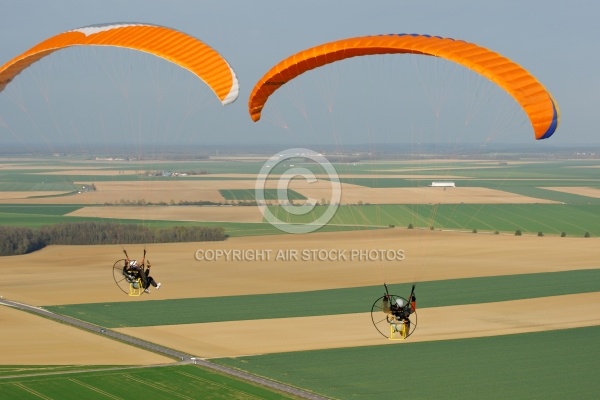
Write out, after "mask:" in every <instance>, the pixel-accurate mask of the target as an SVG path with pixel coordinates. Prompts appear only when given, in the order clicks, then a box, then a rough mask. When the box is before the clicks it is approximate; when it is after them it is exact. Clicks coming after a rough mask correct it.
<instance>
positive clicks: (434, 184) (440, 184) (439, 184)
mask: <svg viewBox="0 0 600 400" xmlns="http://www.w3.org/2000/svg"><path fill="white" fill-rule="evenodd" d="M431 187H445V188H446V187H456V185H455V184H454V182H431Z"/></svg>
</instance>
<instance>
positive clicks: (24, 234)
mask: <svg viewBox="0 0 600 400" xmlns="http://www.w3.org/2000/svg"><path fill="white" fill-rule="evenodd" d="M226 238H227V235H226V234H225V229H224V228H223V227H204V226H172V227H166V228H150V227H146V226H141V225H136V224H117V223H114V222H93V221H85V222H68V223H60V224H54V225H45V226H42V227H40V228H35V229H32V228H23V227H12V226H3V227H0V256H13V255H19V254H27V253H31V252H34V251H36V250H40V249H43V248H44V247H46V246H49V245H53V244H60V245H95V244H123V243H127V244H150V243H178V242H210V241H221V240H225V239H226Z"/></svg>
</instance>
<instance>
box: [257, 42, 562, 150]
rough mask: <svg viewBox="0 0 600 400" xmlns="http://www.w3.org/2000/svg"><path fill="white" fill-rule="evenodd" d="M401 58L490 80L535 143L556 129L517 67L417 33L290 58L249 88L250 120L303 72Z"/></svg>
mask: <svg viewBox="0 0 600 400" xmlns="http://www.w3.org/2000/svg"><path fill="white" fill-rule="evenodd" d="M403 53H408V54H422V55H428V56H435V57H440V58H443V59H446V60H449V61H453V62H456V63H457V64H460V65H462V66H464V67H466V68H469V69H471V70H473V71H475V72H477V73H479V74H481V75H483V76H485V77H486V78H488V79H490V80H491V81H493V82H494V83H496V84H497V85H498V86H500V87H501V88H502V89H504V90H505V91H506V92H507V93H509V94H510V95H511V96H512V97H513V98H514V99H515V100H516V101H517V102H518V103H519V104H520V106H521V107H522V108H523V110H524V111H525V113H526V114H527V116H528V117H529V120H530V121H531V124H532V126H533V130H534V133H535V138H536V139H545V138H548V137H550V136H551V135H552V134H553V133H554V131H555V130H556V128H557V127H558V123H559V111H558V107H557V105H556V103H555V102H554V99H553V98H552V96H551V95H550V93H549V92H548V91H547V90H546V89H545V88H544V86H542V84H541V83H540V82H538V80H537V79H536V78H535V77H534V76H533V75H531V74H530V73H529V72H527V71H526V70H525V69H524V68H523V67H521V66H519V65H518V64H516V63H514V62H513V61H511V60H509V59H508V58H506V57H503V56H501V55H500V54H498V53H495V52H493V51H490V50H488V49H486V48H483V47H480V46H477V45H475V44H473V43H467V42H464V41H462V40H455V39H451V38H442V37H438V36H429V35H418V34H391V35H381V36H363V37H357V38H350V39H342V40H337V41H334V42H330V43H325V44H322V45H319V46H315V47H312V48H310V49H307V50H303V51H301V52H299V53H296V54H294V55H292V56H290V57H288V58H286V59H284V60H283V61H281V62H279V63H278V64H277V65H275V66H274V67H273V68H271V70H270V71H268V72H267V73H266V74H265V75H264V76H263V77H262V78H261V79H260V80H259V81H258V83H257V84H256V85H255V86H254V89H253V90H252V93H251V94H250V98H249V101H248V108H249V112H250V116H251V117H252V120H253V121H258V120H259V119H260V116H261V112H262V109H263V107H264V106H265V103H266V102H267V100H268V99H269V96H271V94H273V92H275V91H276V90H277V89H278V88H279V87H280V86H282V85H284V84H286V83H287V82H288V81H290V80H292V79H294V78H295V77H297V76H298V75H301V74H302V73H304V72H306V71H309V70H311V69H315V68H318V67H321V66H323V65H326V64H330V63H333V62H336V61H340V60H344V59H346V58H350V57H358V56H367V55H376V54H403Z"/></svg>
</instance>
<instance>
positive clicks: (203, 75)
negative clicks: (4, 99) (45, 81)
mask: <svg viewBox="0 0 600 400" xmlns="http://www.w3.org/2000/svg"><path fill="white" fill-rule="evenodd" d="M71 46H115V47H124V48H128V49H132V50H138V51H143V52H146V53H150V54H153V55H155V56H157V57H161V58H164V59H166V60H168V61H170V62H172V63H174V64H176V65H178V66H181V67H182V68H185V69H187V70H189V71H190V72H192V73H193V74H195V75H196V76H198V78H200V79H201V80H202V81H204V82H205V83H206V84H207V85H208V86H209V87H210V88H211V89H212V90H213V92H214V93H215V94H216V95H217V97H218V98H219V100H221V103H223V105H225V104H229V103H231V102H233V101H235V99H236V98H237V96H238V92H239V84H238V81H237V77H236V75H235V72H234V71H233V69H232V68H231V67H230V66H229V64H228V63H227V61H225V59H224V58H223V57H222V56H221V55H220V54H219V53H217V52H216V51H215V50H214V49H212V48H211V47H209V46H208V45H206V44H204V43H203V42H201V41H200V40H198V39H196V38H194V37H192V36H189V35H187V34H185V33H182V32H179V31H176V30H174V29H171V28H167V27H164V26H157V25H149V24H138V23H122V24H105V25H94V26H87V27H84V28H79V29H73V30H70V31H67V32H63V33H59V34H58V35H55V36H52V37H50V38H48V39H46V40H44V41H43V42H41V43H38V44H37V45H35V46H33V47H32V48H31V49H29V50H27V51H26V52H24V53H23V54H20V55H18V56H17V57H15V58H13V59H12V60H10V61H9V62H7V63H6V64H4V65H3V66H2V67H0V91H2V90H4V88H5V87H6V85H8V84H9V83H10V82H11V81H12V80H13V79H14V78H15V76H17V75H18V74H19V73H21V71H23V70H24V69H25V68H27V67H29V66H30V65H31V64H33V63H34V62H36V61H38V60H40V59H41V58H43V57H45V56H47V55H49V54H51V53H53V52H55V51H58V50H61V49H64V48H67V47H71Z"/></svg>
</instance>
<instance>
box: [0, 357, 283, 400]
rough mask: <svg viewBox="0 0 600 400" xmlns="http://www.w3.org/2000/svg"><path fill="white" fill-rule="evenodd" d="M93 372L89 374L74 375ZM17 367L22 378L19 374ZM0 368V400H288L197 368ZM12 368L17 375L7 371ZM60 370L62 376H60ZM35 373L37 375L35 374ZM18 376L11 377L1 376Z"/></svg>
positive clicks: (266, 390) (245, 383) (264, 389)
mask: <svg viewBox="0 0 600 400" xmlns="http://www.w3.org/2000/svg"><path fill="white" fill-rule="evenodd" d="M77 368H79V369H80V370H84V371H85V370H86V369H92V368H96V369H97V370H95V371H87V372H75V371H76V370H77ZM23 369H25V370H26V371H27V374H32V375H33V376H25V374H24V373H23ZM70 369H71V371H69V370H68V369H67V370H65V368H60V367H59V368H54V367H52V366H48V367H47V366H39V367H19V366H11V367H3V368H0V371H2V374H1V375H0V398H2V399H23V400H25V399H56V400H68V399H74V400H78V399H107V398H112V399H137V398H140V399H165V400H171V399H176V398H179V399H240V400H242V399H249V400H250V399H273V400H275V399H294V398H295V397H292V396H289V395H284V394H282V393H277V392H274V391H271V390H268V389H266V388H263V387H260V386H256V385H253V384H251V383H249V382H246V381H241V380H238V379H234V378H231V377H228V376H225V375H221V374H218V373H215V372H212V371H208V370H206V369H202V368H198V367H197V366H191V365H187V366H185V365H182V366H164V367H150V368H149V367H146V368H135V367H133V368H114V369H111V368H103V367H97V366H96V367H92V366H83V367H74V368H70ZM13 370H17V371H18V372H17V374H11V371H13ZM61 372H62V374H61ZM37 374H39V375H37ZM12 375H20V376H17V377H7V376H12Z"/></svg>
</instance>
